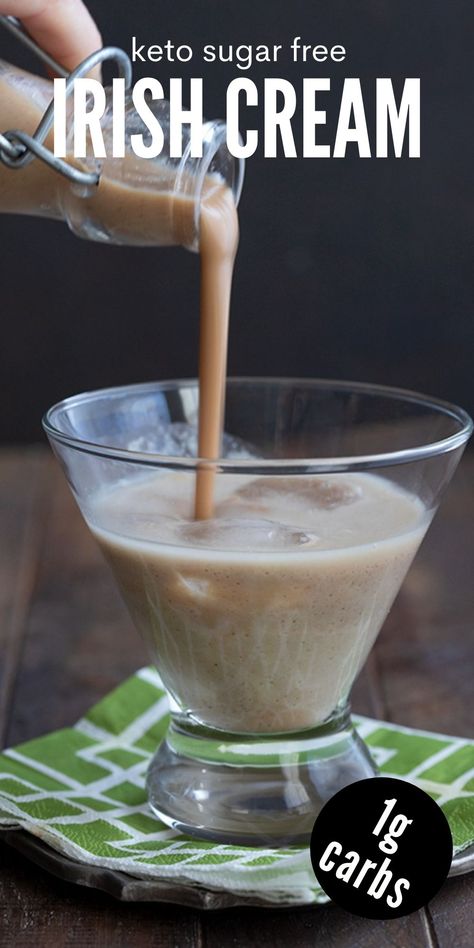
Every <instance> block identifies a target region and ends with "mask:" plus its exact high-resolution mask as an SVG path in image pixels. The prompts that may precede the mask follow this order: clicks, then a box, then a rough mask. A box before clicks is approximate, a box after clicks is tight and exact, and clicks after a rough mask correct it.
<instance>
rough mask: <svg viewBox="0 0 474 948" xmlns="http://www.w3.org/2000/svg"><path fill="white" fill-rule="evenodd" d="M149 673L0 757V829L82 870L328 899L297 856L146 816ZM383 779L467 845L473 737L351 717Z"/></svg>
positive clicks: (472, 824) (290, 898) (151, 709)
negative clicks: (29, 838) (408, 785)
mask: <svg viewBox="0 0 474 948" xmlns="http://www.w3.org/2000/svg"><path fill="white" fill-rule="evenodd" d="M167 715H168V705H167V698H166V695H165V692H164V690H163V686H162V683H161V681H160V678H159V676H158V673H157V672H156V671H155V670H154V669H152V668H143V669H142V670H141V671H139V672H137V674H136V675H134V676H133V677H132V678H129V679H128V680H127V681H125V682H124V683H123V684H122V685H120V686H119V687H118V688H116V689H115V691H113V692H112V693H111V694H109V695H108V696H107V697H106V698H104V699H103V700H102V701H101V702H100V703H99V704H97V705H96V706H95V707H94V708H92V710H91V711H89V713H88V714H87V715H86V717H85V718H83V719H82V720H81V721H79V722H78V723H77V724H76V725H75V726H74V727H72V728H65V729H64V730H61V731H55V732H53V733H52V734H47V735H46V736H45V737H40V738H37V739H36V740H33V741H27V742H26V743H25V744H20V745H19V746H18V747H15V748H11V749H9V750H6V751H4V752H3V753H2V754H0V828H3V829H12V828H20V827H21V828H22V829H24V830H26V831H27V832H29V833H32V834H33V835H34V836H36V837H40V839H42V840H44V841H45V842H46V843H48V844H49V846H51V847H52V848H53V849H56V850H58V851H59V852H61V853H64V854H65V855H67V856H69V857H70V858H72V859H74V860H76V861H78V862H82V863H87V864H88V865H95V866H105V867H110V868H113V869H118V870H121V871H123V872H126V873H128V874H129V875H130V876H133V877H135V878H140V879H155V880H166V881H169V882H174V883H176V884H179V883H180V882H181V883H185V884H186V885H189V884H194V885H200V886H204V887H205V888H207V889H213V890H216V891H226V892H232V893H235V894H240V895H245V896H247V897H248V896H259V897H260V898H264V899H265V900H266V901H269V902H274V903H275V904H278V903H280V904H282V903H284V904H295V905H297V904H299V905H305V904H310V903H314V902H323V901H327V899H326V896H325V895H324V893H323V892H322V891H321V889H320V888H319V887H318V885H317V883H316V880H315V877H314V874H313V872H312V869H311V864H310V861H309V854H308V850H307V849H260V848H259V849H252V848H250V847H245V846H228V845H217V844H214V843H211V842H200V841H197V840H193V839H190V838H189V837H186V836H183V835H181V834H179V833H177V832H175V831H174V830H170V829H169V828H168V827H166V826H165V825H164V824H162V823H160V822H159V821H158V820H157V819H156V818H154V817H153V816H152V815H151V813H150V812H149V810H148V806H147V802H146V796H145V789H144V785H145V774H146V770H147V767H148V764H149V761H150V757H151V755H152V754H153V753H154V752H155V750H156V747H157V745H158V743H159V741H160V740H161V739H162V737H163V735H164V733H165V731H166V726H167ZM357 727H358V730H359V733H360V734H361V736H362V737H363V739H364V740H365V741H366V743H367V744H368V746H369V747H370V751H371V754H372V756H373V758H374V759H375V761H376V762H377V764H378V766H379V767H380V769H381V771H382V772H383V773H384V774H387V775H389V776H390V775H392V776H395V777H402V778H406V779H408V780H412V781H413V782H414V783H416V784H418V786H420V787H422V789H423V790H426V791H427V792H428V793H430V794H431V796H433V797H434V798H435V799H436V800H437V801H438V803H439V804H440V805H441V806H442V808H443V810H444V812H445V814H446V816H447V818H448V820H449V823H450V826H451V830H452V833H453V838H454V845H455V852H456V853H459V852H461V851H462V850H463V849H465V848H466V847H467V846H468V845H469V844H471V843H472V842H473V841H474V741H468V740H464V739H461V738H455V737H446V736H444V735H441V734H431V733H428V732H426V731H414V730H411V729H409V728H404V727H397V726H395V725H393V724H384V723H381V722H379V721H372V720H370V719H369V718H358V719H357Z"/></svg>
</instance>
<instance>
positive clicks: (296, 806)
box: [147, 708, 377, 846]
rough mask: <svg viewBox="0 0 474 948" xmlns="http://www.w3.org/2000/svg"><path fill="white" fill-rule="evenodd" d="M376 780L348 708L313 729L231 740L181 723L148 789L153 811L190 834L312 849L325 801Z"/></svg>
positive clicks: (156, 762) (153, 767) (175, 723)
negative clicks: (347, 788) (309, 845)
mask: <svg viewBox="0 0 474 948" xmlns="http://www.w3.org/2000/svg"><path fill="white" fill-rule="evenodd" d="M376 774H377V770H376V767H375V765H374V763H373V761H372V760H371V758H370V756H369V753H368V751H367V749H366V747H365V745H364V743H363V742H362V741H361V739H360V738H359V736H358V735H357V733H356V732H355V730H354V727H353V725H352V722H351V719H350V715H349V709H348V708H345V709H344V710H343V711H340V712H338V713H337V714H335V715H333V717H332V718H331V719H330V720H329V721H327V722H325V724H323V725H321V726H320V727H318V728H315V729H314V730H313V729H312V730H309V731H308V730H305V731H300V732H298V733H290V734H280V735H250V734H249V735H237V734H227V733H224V732H220V731H215V730H211V729H209V728H206V727H203V726H201V725H199V724H193V723H192V722H190V721H189V719H187V718H184V719H181V718H174V719H173V720H172V723H171V725H170V729H169V731H168V734H167V737H166V739H165V740H164V741H163V743H162V744H161V745H160V747H159V750H158V752H157V753H156V755H155V757H154V758H153V760H152V762H151V764H150V768H149V770H148V778H147V790H148V798H149V802H150V806H151V808H152V810H153V811H154V813H155V814H156V815H157V816H158V817H159V818H160V819H161V820H162V821H163V822H164V823H166V824H167V825H168V826H172V827H174V828H175V829H179V830H180V831H181V832H183V833H187V834H189V835H191V836H197V837H199V838H201V839H209V840H214V841H218V842H223V843H236V844H239V845H248V846H289V845H305V844H307V843H308V842H309V839H310V836H311V831H312V829H313V825H314V821H315V819H316V817H317V815H318V813H319V811H320V810H321V808H322V806H323V805H324V803H325V802H326V801H327V800H329V799H330V797H332V796H333V795H334V794H335V793H337V791H338V790H340V789H341V788H342V787H345V786H347V784H350V783H354V782H355V781H356V780H363V779H364V778H366V777H374V776H376Z"/></svg>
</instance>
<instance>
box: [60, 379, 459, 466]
mask: <svg viewBox="0 0 474 948" xmlns="http://www.w3.org/2000/svg"><path fill="white" fill-rule="evenodd" d="M278 383H280V384H285V385H301V386H306V387H308V388H313V389H317V388H319V389H322V390H324V389H325V390H327V391H331V390H332V391H340V392H344V391H346V392H348V391H352V392H356V393H359V394H361V395H364V394H365V395H375V396H377V395H379V396H381V397H385V398H387V399H391V400H393V401H395V400H399V401H405V402H411V403H412V404H418V405H420V406H425V407H427V408H431V409H433V410H434V411H437V412H438V413H440V414H444V415H446V416H449V417H451V418H452V419H453V420H454V421H456V422H457V423H458V424H459V425H460V429H459V431H456V432H454V433H453V434H451V435H449V436H448V437H446V438H442V439H440V440H438V441H431V442H429V443H427V444H422V445H418V446H416V447H412V448H403V449H398V450H396V451H388V452H382V453H372V454H360V455H358V454H353V455H348V456H346V457H321V458H320V457H306V458H245V459H231V458H200V457H183V456H179V455H177V456H174V455H169V454H158V453H153V452H149V451H134V450H129V449H128V448H123V447H120V448H119V447H114V445H107V444H100V443H98V442H94V441H89V440H87V439H85V438H80V437H75V436H74V435H70V434H67V433H66V432H64V431H61V429H60V428H58V427H56V425H55V424H54V416H55V415H56V414H57V413H58V412H59V411H61V410H64V409H67V408H72V407H75V406H77V405H80V404H85V403H87V402H92V401H95V400H97V398H98V397H101V398H102V397H104V396H113V395H118V394H121V395H126V394H134V395H136V394H138V393H142V392H143V393H146V392H156V391H161V392H166V391H170V390H176V389H178V388H197V387H198V380H197V379H195V378H184V379H165V380H162V381H159V382H138V383H132V384H129V385H116V386H112V387H109V388H99V389H93V390H91V391H86V392H80V393H78V394H76V395H71V396H69V397H68V398H64V399H62V400H61V401H59V402H56V403H55V404H54V405H52V406H51V407H50V408H49V409H48V410H47V411H46V412H45V414H44V415H43V418H42V425H43V428H44V430H45V432H46V434H47V435H48V437H49V438H51V439H52V440H53V441H57V442H59V443H60V444H63V445H65V446H67V447H70V448H73V449H74V450H76V451H80V452H82V453H86V454H92V455H95V456H98V457H102V458H109V459H115V460H119V461H126V462H127V463H131V464H140V465H142V466H147V465H148V466H150V467H162V468H172V469H173V470H190V469H191V470H192V469H195V468H196V467H198V466H202V465H209V464H212V466H213V468H214V469H216V470H218V471H223V472H224V471H226V472H227V473H230V474H232V473H234V474H237V473H243V472H246V473H249V474H265V473H268V472H269V471H271V472H272V473H282V474H293V473H294V474H297V473H313V474H319V473H325V472H326V473H330V472H333V473H336V472H341V471H345V472H347V471H348V470H352V471H356V470H367V469H373V468H379V467H389V466H391V465H397V464H407V463H409V462H411V461H420V460H423V459H427V458H431V457H435V456H437V455H441V454H446V453H447V452H450V451H454V450H455V449H456V448H459V447H462V446H463V445H464V444H466V442H467V441H468V439H469V437H470V435H471V433H472V431H473V428H474V422H473V420H472V419H471V417H470V415H469V414H468V413H467V412H466V411H465V410H464V409H463V408H460V407H459V406H458V405H455V404H453V403H451V402H447V401H444V400H442V399H439V398H434V397H432V396H430V395H425V394H423V393H421V392H415V391H412V390H411V389H404V388H397V387H393V386H388V385H379V384H375V383H369V382H350V381H344V380H338V379H320V378H297V377H295V378H292V377H285V376H231V377H229V378H228V379H227V384H245V385H250V384H255V385H264V384H278Z"/></svg>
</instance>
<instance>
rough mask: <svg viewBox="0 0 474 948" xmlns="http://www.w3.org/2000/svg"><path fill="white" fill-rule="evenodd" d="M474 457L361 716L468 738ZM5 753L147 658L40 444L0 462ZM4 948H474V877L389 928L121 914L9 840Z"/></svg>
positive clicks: (327, 913) (406, 601)
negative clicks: (50, 872) (11, 845)
mask: <svg viewBox="0 0 474 948" xmlns="http://www.w3.org/2000/svg"><path fill="white" fill-rule="evenodd" d="M473 475H474V456H472V455H471V456H470V457H469V456H465V458H464V460H463V461H462V463H461V466H460V468H459V471H458V473H457V475H456V478H455V480H454V482H453V484H452V486H451V488H450V490H449V491H448V494H447V495H446V497H445V500H444V502H443V505H442V510H441V511H440V513H439V514H438V516H437V518H436V520H435V522H434V524H433V526H432V527H431V531H430V533H429V535H428V538H427V539H426V540H425V543H424V544H423V547H422V550H421V552H420V553H419V554H418V557H417V559H416V561H415V564H414V566H413V567H412V569H411V572H410V573H409V576H408V578H407V580H406V581H405V584H404V587H403V590H402V592H401V594H400V596H399V598H398V600H397V603H396V604H395V606H394V608H393V610H392V612H391V614H390V616H389V618H388V620H387V622H386V625H385V627H384V630H383V632H382V634H381V636H380V638H379V640H378V643H377V645H376V647H375V649H374V650H373V653H372V656H371V658H370V659H369V662H368V664H367V667H366V669H365V670H364V671H363V673H362V675H361V676H360V678H359V681H358V682H357V684H356V687H355V689H354V695H353V698H354V701H353V704H354V708H355V710H356V711H359V712H361V713H363V714H368V715H372V716H376V717H380V718H383V719H385V720H388V721H396V722H398V723H401V724H407V725H411V726H414V727H420V728H427V729H431V730H437V731H441V732H445V733H447V734H457V735H462V736H467V737H472V736H473V732H474V726H473V722H474V702H473V685H472V682H473V668H474V632H473V624H474V583H473V576H472V564H473V562H474V530H473V523H474V477H473ZM0 535H1V538H2V542H1V548H0V746H5V745H12V744H16V743H18V742H19V741H24V740H26V739H28V738H32V737H35V736H37V735H39V734H41V733H43V732H44V731H48V730H51V729H53V728H58V727H62V726H64V725H67V724H72V723H73V722H74V721H75V720H76V719H77V718H79V717H80V716H81V715H82V714H83V712H84V711H85V710H86V709H87V708H88V707H89V706H90V705H91V704H93V703H94V702H95V701H97V699H98V698H100V697H101V696H102V695H104V694H105V693H106V692H107V691H109V690H110V689H111V688H113V687H114V686H115V685H116V684H118V683H119V682H120V681H121V680H122V679H123V678H124V677H126V676H127V675H128V674H130V673H131V672H133V671H134V670H135V669H136V668H137V667H138V666H140V665H141V664H143V663H144V662H146V661H147V657H146V655H145V652H144V650H143V647H142V645H141V643H140V641H139V639H138V636H137V635H136V633H135V632H134V631H133V629H132V628H131V623H130V620H129V619H128V616H127V614H126V613H125V609H124V608H123V606H122V604H121V602H120V600H119V597H118V594H117V593H116V591H115V588H114V585H113V583H112V580H111V577H110V575H109V573H108V570H107V568H106V567H105V565H104V564H103V562H102V560H101V556H100V553H99V552H98V550H97V549H96V547H95V545H94V542H93V541H92V539H91V537H90V536H89V534H88V532H87V530H86V528H85V526H84V525H83V523H82V521H81V518H80V515H79V513H78V511H77V509H76V508H75V505H74V502H73V501H72V498H71V496H70V495H69V492H68V489H67V487H66V483H65V479H64V476H63V474H62V473H61V471H60V470H59V467H58V465H57V464H56V462H55V461H54V460H53V459H52V457H51V456H50V455H49V452H48V450H47V449H46V448H42V447H33V448H28V449H21V450H20V449H3V450H2V451H0ZM0 870H1V872H0V945H2V946H3V945H5V946H6V948H7V946H8V948H10V946H15V948H21V946H23V945H35V946H39V948H42V946H45V948H46V946H48V948H61V946H66V945H67V946H71V945H75V946H80V948H86V946H89V945H91V946H92V945H94V946H95V948H102V946H105V945H113V946H114V948H116V946H124V948H130V946H131V945H134V944H137V945H139V946H155V948H162V946H178V948H181V946H182V948H204V946H206V948H227V946H233V948H240V946H253V945H258V946H266V945H269V946H272V948H273V946H275V948H279V946H282V948H283V946H285V948H286V946H292V948H293V946H295V948H309V946H315V945H321V946H323V948H333V946H337V948H346V946H347V948H358V946H364V948H372V946H373V948H385V946H387V948H388V946H391V948H393V946H397V948H406V946H409V948H411V946H413V948H424V946H426V948H428V946H430V948H433V946H437V948H472V945H473V944H474V900H473V894H474V876H462V877H459V878H455V879H452V880H448V881H447V882H446V883H445V885H444V886H443V888H442V889H441V891H440V893H439V894H438V895H437V896H436V898H435V899H433V901H432V902H431V903H430V905H429V906H428V907H427V908H426V909H424V910H422V911H420V912H418V913H416V914H414V915H410V916H407V917H405V918H401V919H392V920H390V921H386V922H381V921H375V922H374V921H369V920H365V919H360V918H357V917H355V916H351V915H349V914H348V913H346V912H344V911H342V910H340V909H338V908H336V907H334V906H325V907H315V908H303V909H298V910H295V909H291V910H279V911H278V910H273V909H271V910H266V909H238V910H237V909H234V910H230V911H229V910H228V911H226V912H218V913H205V912H199V911H196V910H192V909H186V908H180V907H176V906H167V905H162V904H157V903H150V904H123V903H120V902H116V901H114V900H113V899H112V898H111V897H109V896H107V895H105V894H103V893H100V892H96V891H94V890H90V889H85V888H81V887H79V886H74V885H72V884H68V883H65V882H62V881H60V880H58V879H56V878H55V877H53V876H50V875H48V874H47V873H46V872H44V871H42V870H40V869H38V868H37V867H35V866H34V865H32V864H31V863H29V862H28V861H27V860H26V859H25V858H24V857H21V856H20V855H18V854H17V853H16V852H15V851H14V850H12V849H10V848H9V847H8V846H6V845H5V844H4V843H1V844H0Z"/></svg>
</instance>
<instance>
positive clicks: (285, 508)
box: [89, 473, 427, 733]
mask: <svg viewBox="0 0 474 948" xmlns="http://www.w3.org/2000/svg"><path fill="white" fill-rule="evenodd" d="M217 481H218V483H217V487H216V509H215V519H213V520H208V521H206V522H204V523H203V522H201V523H196V522H193V519H192V513H193V496H192V478H191V477H190V475H189V474H186V473H172V474H161V475H159V476H154V477H152V478H145V479H143V480H138V481H136V482H130V483H129V484H126V483H124V484H123V485H120V486H118V487H116V488H114V489H106V490H104V491H102V492H99V493H98V495H97V496H96V497H95V498H94V501H93V503H92V506H91V508H90V515H89V525H90V527H91V529H92V530H93V532H94V533H95V535H96V537H97V539H98V541H99V543H100V545H101V547H102V549H103V551H104V553H105V556H106V558H107V560H108V561H109V563H110V564H111V566H112V569H113V572H114V574H115V577H116V579H117V582H118V585H119V587H120V589H121V591H122V594H123V597H124V599H125V602H126V604H127V606H128V608H129V610H130V613H131V615H132V617H133V618H134V620H135V623H136V624H137V626H138V627H139V628H140V629H141V631H142V633H143V634H144V636H145V638H146V639H148V641H149V642H150V643H151V646H152V651H153V654H154V655H155V657H156V662H157V665H158V667H159V669H160V673H161V675H162V678H163V681H164V683H165V685H166V687H167V688H168V689H169V691H170V693H171V694H172V695H173V696H174V697H175V699H176V701H177V703H178V705H179V706H180V707H181V708H182V709H183V710H186V711H190V712H191V714H192V715H193V716H194V717H195V718H197V719H198V720H199V721H201V722H203V723H204V724H206V725H209V726H212V727H215V728H220V729H222V730H225V731H231V732H238V733H244V732H258V733H265V732H271V733H275V732H284V731H298V730H302V729H304V728H311V727H314V726H315V725H318V724H321V723H322V722H323V721H324V720H325V719H327V718H329V716H330V715H331V714H332V712H333V711H334V710H335V708H336V706H337V705H338V704H340V703H341V702H344V701H345V700H346V698H347V696H348V694H349V691H350V688H351V686H352V683H353V680H354V678H355V676H356V675H357V673H358V672H359V670H360V669H361V667H362V665H363V663H364V661H365V659H366V657H367V654H368V652H369V650H370V648H371V647H372V645H373V642H374V640H375V638H376V636H377V634H378V631H379V629H380V626H381V625H382V623H383V621H384V619H385V617H386V615H387V612H388V610H389V608H390V606H391V604H392V602H393V599H394V598H395V596H396V594H397V592H398V589H399V587H400V584H401V582H402V579H403V577H404V575H405V573H406V571H407V569H408V567H409V565H410V563H411V560H412V558H413V556H414V554H415V552H416V550H417V548H418V545H419V543H420V542H421V539H422V537H423V535H424V532H425V529H426V527H427V515H426V512H425V509H424V507H423V505H422V503H421V502H420V501H419V500H417V499H416V498H415V497H413V496H412V495H411V494H409V493H407V492H406V491H404V490H402V489H401V488H399V487H397V486H395V485H394V484H391V483H390V481H388V480H385V479H383V478H382V477H378V476H376V475H372V474H358V475H357V474H352V475H332V476H331V477H330V478H324V477H321V476H315V477H298V478H291V477H290V478H282V477H271V476H270V477H261V478H256V479H251V478H250V479H249V478H248V477H245V476H244V475H225V476H222V475H220V476H219V477H218V478H217Z"/></svg>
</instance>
